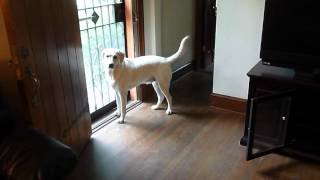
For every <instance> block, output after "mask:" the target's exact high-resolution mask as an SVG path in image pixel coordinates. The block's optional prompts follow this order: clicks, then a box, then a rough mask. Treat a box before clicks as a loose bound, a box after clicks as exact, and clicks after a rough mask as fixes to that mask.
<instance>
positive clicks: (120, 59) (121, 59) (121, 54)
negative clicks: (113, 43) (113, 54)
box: [117, 51, 124, 63]
mask: <svg viewBox="0 0 320 180" xmlns="http://www.w3.org/2000/svg"><path fill="white" fill-rule="evenodd" d="M117 57H118V58H119V62H120V63H122V62H123V60H124V53H123V52H120V51H118V52H117Z"/></svg>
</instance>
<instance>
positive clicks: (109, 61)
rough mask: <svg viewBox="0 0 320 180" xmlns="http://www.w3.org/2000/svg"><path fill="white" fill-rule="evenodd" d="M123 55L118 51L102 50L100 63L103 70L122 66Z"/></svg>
mask: <svg viewBox="0 0 320 180" xmlns="http://www.w3.org/2000/svg"><path fill="white" fill-rule="evenodd" d="M123 61H124V53H123V52H121V51H120V50H118V49H110V48H109V49H104V50H103V51H102V63H103V66H104V68H105V69H109V70H113V69H115V68H116V67H118V66H120V65H122V63H123Z"/></svg>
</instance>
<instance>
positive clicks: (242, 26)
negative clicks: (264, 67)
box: [213, 0, 265, 99]
mask: <svg viewBox="0 0 320 180" xmlns="http://www.w3.org/2000/svg"><path fill="white" fill-rule="evenodd" d="M264 2H265V1H264V0H217V8H218V10H217V26H216V42H215V60H214V62H215V64H214V75H213V93H217V94H222V95H226V96H232V97H238V98H243V99H246V98H247V94H248V85H249V78H248V77H247V75H246V73H247V72H248V71H249V70H250V69H251V68H252V67H253V66H254V65H255V64H256V63H257V62H258V61H259V60H260V58H259V52H260V42H261V33H262V24H263V12H264Z"/></svg>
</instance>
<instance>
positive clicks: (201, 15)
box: [195, 0, 217, 69]
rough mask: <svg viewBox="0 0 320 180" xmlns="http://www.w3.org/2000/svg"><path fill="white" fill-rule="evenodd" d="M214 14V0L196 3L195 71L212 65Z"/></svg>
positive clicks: (215, 10) (214, 30)
mask: <svg viewBox="0 0 320 180" xmlns="http://www.w3.org/2000/svg"><path fill="white" fill-rule="evenodd" d="M216 12H217V7H216V0H205V1H196V18H197V22H196V47H195V52H196V53H195V55H196V58H197V64H196V68H197V69H205V68H207V67H208V66H210V65H212V63H213V59H214V48H215V33H216ZM211 68H213V67H211Z"/></svg>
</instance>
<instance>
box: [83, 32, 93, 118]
mask: <svg viewBox="0 0 320 180" xmlns="http://www.w3.org/2000/svg"><path fill="white" fill-rule="evenodd" d="M88 37H89V35H88V31H81V43H82V53H83V61H84V67H85V74H86V84H87V93H88V102H89V108H90V113H91V112H94V111H95V95H94V90H93V85H94V81H93V78H92V69H91V67H92V66H91V58H90V57H91V56H90V52H89V49H90V48H89V39H88Z"/></svg>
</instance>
